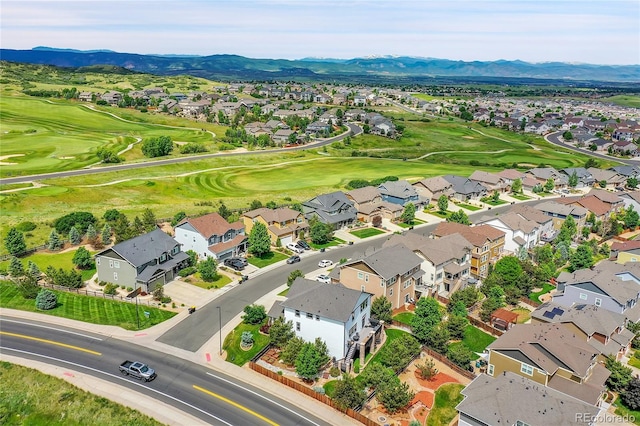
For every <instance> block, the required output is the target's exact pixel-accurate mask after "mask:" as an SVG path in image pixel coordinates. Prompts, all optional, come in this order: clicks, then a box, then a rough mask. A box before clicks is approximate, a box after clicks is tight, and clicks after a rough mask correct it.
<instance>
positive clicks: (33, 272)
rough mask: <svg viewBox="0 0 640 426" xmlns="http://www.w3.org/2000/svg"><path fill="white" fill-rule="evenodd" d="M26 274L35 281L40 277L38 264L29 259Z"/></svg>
mask: <svg viewBox="0 0 640 426" xmlns="http://www.w3.org/2000/svg"><path fill="white" fill-rule="evenodd" d="M27 274H28V275H29V276H30V277H32V278H33V279H34V280H36V282H37V281H38V280H39V279H40V276H41V275H42V272H40V268H38V265H36V264H35V263H34V262H32V261H31V260H30V261H29V263H27Z"/></svg>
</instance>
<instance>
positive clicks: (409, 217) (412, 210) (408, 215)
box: [400, 203, 416, 225]
mask: <svg viewBox="0 0 640 426" xmlns="http://www.w3.org/2000/svg"><path fill="white" fill-rule="evenodd" d="M415 218H416V206H415V204H413V203H407V205H406V206H404V211H403V212H402V215H401V216H400V220H401V221H403V222H404V223H407V224H409V225H410V224H412V223H413V221H414V220H415Z"/></svg>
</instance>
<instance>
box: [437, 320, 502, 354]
mask: <svg viewBox="0 0 640 426" xmlns="http://www.w3.org/2000/svg"><path fill="white" fill-rule="evenodd" d="M494 340H496V338H495V337H493V336H492V335H490V334H488V333H485V332H484V331H482V330H480V329H479V328H477V327H474V326H473V325H468V326H467V328H465V330H464V338H463V339H462V341H461V342H454V343H451V344H450V345H449V346H450V347H456V346H458V345H465V346H466V347H467V348H469V349H470V350H471V351H472V352H473V353H474V356H473V359H474V360H475V359H478V358H479V357H480V356H479V355H477V354H479V353H482V352H484V350H485V348H486V347H487V346H489V345H490V344H491V343H493V341H494Z"/></svg>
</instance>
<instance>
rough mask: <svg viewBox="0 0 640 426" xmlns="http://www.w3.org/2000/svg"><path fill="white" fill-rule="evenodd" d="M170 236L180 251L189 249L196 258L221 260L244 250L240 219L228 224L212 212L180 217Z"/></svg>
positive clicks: (244, 242)
mask: <svg viewBox="0 0 640 426" xmlns="http://www.w3.org/2000/svg"><path fill="white" fill-rule="evenodd" d="M174 235H175V238H176V241H178V242H179V243H180V245H181V246H182V249H183V250H184V251H188V250H193V251H195V252H196V253H198V257H199V258H200V259H206V258H207V257H213V258H214V259H216V260H224V259H227V258H229V257H233V256H237V255H239V254H241V253H244V252H246V251H247V236H246V235H245V233H244V225H243V224H242V222H240V221H238V222H234V223H229V222H227V221H226V220H225V219H224V218H223V217H222V216H220V215H219V214H218V213H215V212H214V213H209V214H206V215H204V216H199V217H188V218H185V219H183V220H182V221H181V222H180V223H178V224H177V225H176V226H175V228H174Z"/></svg>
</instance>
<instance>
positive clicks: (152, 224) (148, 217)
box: [142, 208, 158, 232]
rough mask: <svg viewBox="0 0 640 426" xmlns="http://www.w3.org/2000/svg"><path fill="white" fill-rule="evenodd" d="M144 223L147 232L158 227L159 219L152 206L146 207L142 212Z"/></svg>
mask: <svg viewBox="0 0 640 426" xmlns="http://www.w3.org/2000/svg"><path fill="white" fill-rule="evenodd" d="M142 225H143V227H144V230H145V232H151V231H153V230H154V229H156V228H157V227H158V220H157V219H156V216H155V215H154V214H153V212H152V211H151V209H150V208H146V209H144V211H143V212H142Z"/></svg>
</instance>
